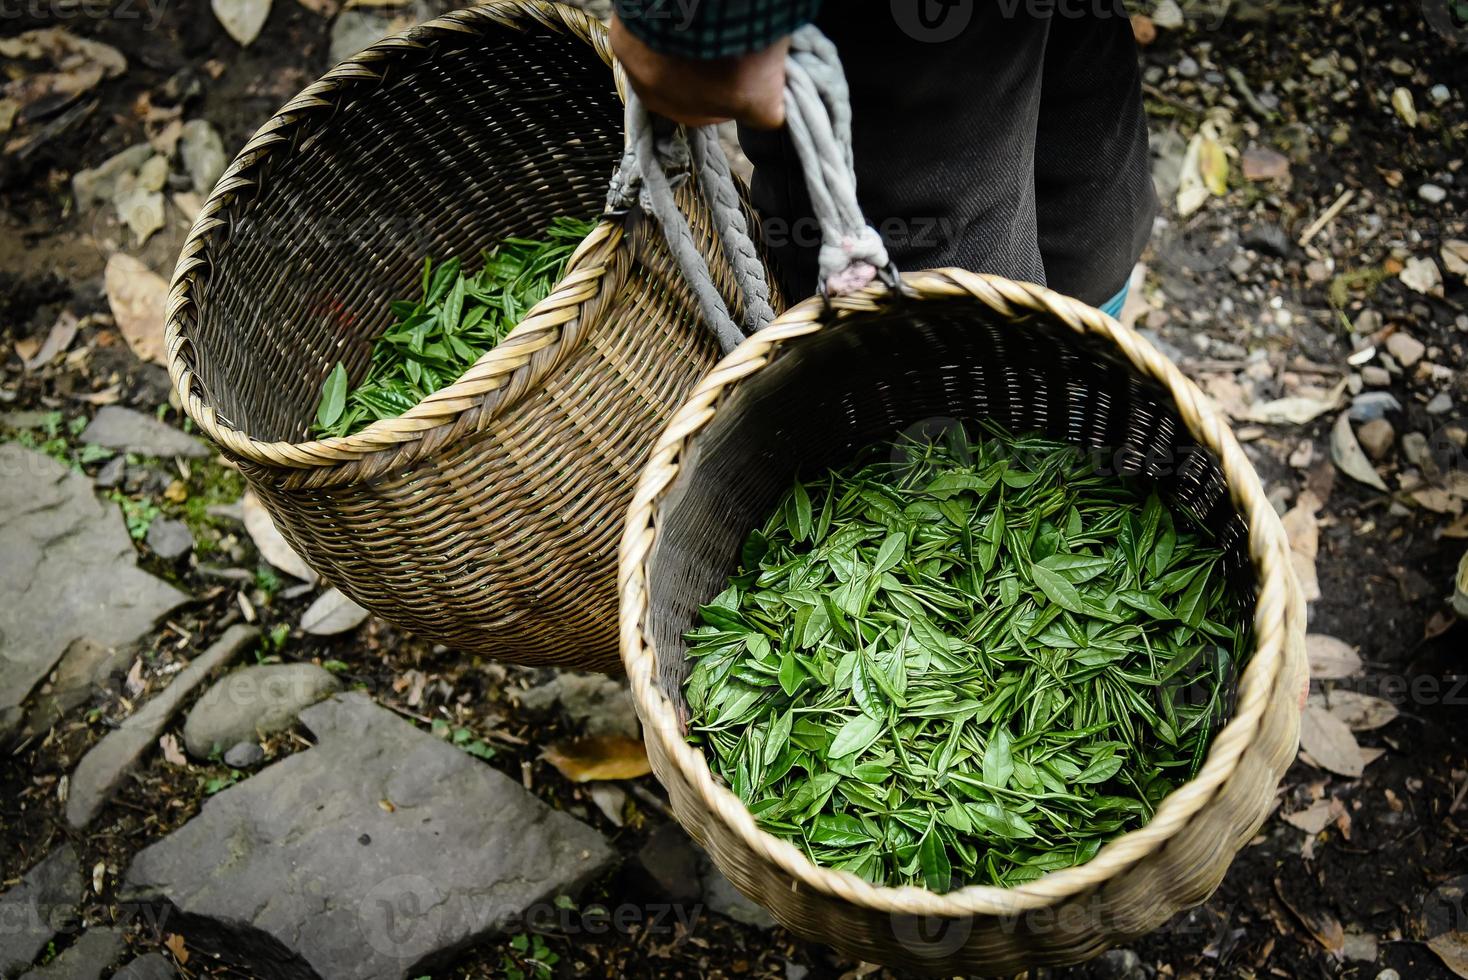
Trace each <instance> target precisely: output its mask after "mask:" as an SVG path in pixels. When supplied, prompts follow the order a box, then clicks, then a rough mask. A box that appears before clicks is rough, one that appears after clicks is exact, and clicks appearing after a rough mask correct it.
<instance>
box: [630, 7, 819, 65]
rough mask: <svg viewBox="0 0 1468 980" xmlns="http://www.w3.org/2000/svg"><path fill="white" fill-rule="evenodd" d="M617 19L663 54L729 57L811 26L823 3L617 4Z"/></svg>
mask: <svg viewBox="0 0 1468 980" xmlns="http://www.w3.org/2000/svg"><path fill="white" fill-rule="evenodd" d="M614 6H615V7H616V8H617V17H618V18H620V19H621V21H622V23H623V24H624V25H625V26H626V28H627V30H628V31H630V32H631V33H632V34H634V35H635V36H636V37H637V39H638V40H640V41H642V43H644V44H646V45H647V46H648V47H650V48H652V49H653V50H654V51H657V52H658V53H659V54H667V55H676V56H678V57H683V58H698V59H707V58H728V57H732V56H735V55H741V54H749V53H750V52H753V51H759V50H762V49H763V48H767V47H769V46H770V45H771V44H774V43H775V42H776V41H778V40H779V39H780V38H782V37H785V36H786V35H787V34H790V33H792V32H793V31H794V30H795V29H796V28H797V27H801V26H803V25H805V24H808V23H810V21H811V20H813V19H814V18H815V15H816V11H818V10H819V9H820V6H821V0H614Z"/></svg>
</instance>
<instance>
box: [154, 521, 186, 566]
mask: <svg viewBox="0 0 1468 980" xmlns="http://www.w3.org/2000/svg"><path fill="white" fill-rule="evenodd" d="M147 540H148V548H149V549H150V550H151V551H152V552H153V554H155V555H157V556H158V557H159V558H162V559H163V560H164V561H173V560H174V559H177V558H182V557H183V556H184V555H186V554H188V553H189V552H190V551H192V550H194V536H193V534H192V533H190V531H189V528H188V525H187V524H185V523H184V522H183V521H175V520H173V519H172V518H170V517H160V518H158V519H157V520H156V521H154V522H153V523H152V524H150V525H149V526H148V539H147Z"/></svg>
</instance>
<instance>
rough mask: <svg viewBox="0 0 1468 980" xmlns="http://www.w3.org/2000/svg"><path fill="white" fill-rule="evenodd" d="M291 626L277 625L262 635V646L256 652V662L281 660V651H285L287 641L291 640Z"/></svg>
mask: <svg viewBox="0 0 1468 980" xmlns="http://www.w3.org/2000/svg"><path fill="white" fill-rule="evenodd" d="M290 635H291V624H290V623H276V624H275V625H274V626H272V627H270V628H269V629H268V630H266V631H265V632H264V633H261V634H260V646H259V647H258V648H257V649H256V650H255V662H256V663H262V664H263V663H266V662H268V661H272V660H279V659H280V651H282V650H284V649H285V641H286V640H288V639H290Z"/></svg>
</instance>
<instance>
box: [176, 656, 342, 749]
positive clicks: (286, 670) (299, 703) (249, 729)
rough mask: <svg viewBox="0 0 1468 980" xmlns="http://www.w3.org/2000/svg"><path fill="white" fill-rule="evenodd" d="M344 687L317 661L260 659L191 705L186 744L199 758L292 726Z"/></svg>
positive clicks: (186, 728)
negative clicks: (268, 661) (262, 661)
mask: <svg viewBox="0 0 1468 980" xmlns="http://www.w3.org/2000/svg"><path fill="white" fill-rule="evenodd" d="M340 688H341V681H339V680H337V679H336V677H335V676H333V675H332V673H331V672H330V671H327V670H323V669H322V668H320V667H318V666H316V665H315V664H258V665H256V666H253V667H242V668H241V669H239V670H236V671H234V672H233V673H231V674H228V675H226V676H225V677H223V678H221V679H219V680H218V681H216V682H215V683H214V685H213V686H212V687H210V688H209V690H207V691H205V692H204V696H203V697H201V698H200V699H199V700H198V702H197V703H196V704H195V705H194V706H193V707H192V708H191V709H189V717H188V720H187V721H185V722H184V730H183V736H184V747H185V748H187V749H188V750H189V754H190V755H192V756H194V757H195V758H198V759H207V758H209V756H210V754H212V753H213V752H215V751H219V752H223V751H225V750H227V749H229V748H232V747H233V746H235V745H237V744H239V743H240V742H248V741H251V740H252V739H256V738H259V737H260V736H262V735H269V734H271V733H272V732H278V731H281V730H283V729H286V728H289V727H291V726H292V725H294V724H295V723H296V716H297V715H299V714H300V713H301V710H302V709H303V708H306V707H309V706H310V705H313V704H315V703H316V702H317V701H320V700H321V699H322V698H324V697H326V696H327V695H328V694H334V693H336V691H337V690H338V689H340Z"/></svg>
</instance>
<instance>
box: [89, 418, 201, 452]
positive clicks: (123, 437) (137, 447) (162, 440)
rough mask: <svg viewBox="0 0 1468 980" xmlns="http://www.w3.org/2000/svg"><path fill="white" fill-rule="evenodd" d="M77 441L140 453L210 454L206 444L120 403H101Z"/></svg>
mask: <svg viewBox="0 0 1468 980" xmlns="http://www.w3.org/2000/svg"><path fill="white" fill-rule="evenodd" d="M81 441H82V442H90V443H95V444H96V445H98V446H102V447H103V448H105V449H116V450H118V451H120V452H126V453H137V454H138V455H140V456H159V457H163V458H167V457H170V456H186V457H188V458H190V459H207V458H208V457H209V456H211V455H213V451H212V450H210V448H209V447H208V446H206V445H205V444H204V443H202V442H200V441H199V440H197V439H195V438H194V437H193V436H189V435H185V434H184V433H182V432H180V431H179V430H178V429H175V428H174V427H173V426H171V425H168V424H167V423H164V422H160V421H158V420H157V419H156V418H154V417H153V416H151V415H144V414H143V413H142V412H135V411H133V410H132V409H130V408H123V407H122V406H121V405H104V406H103V407H102V408H101V409H99V410H98V411H97V414H96V415H95V416H94V417H93V418H92V421H91V422H90V423H89V424H88V425H87V427H86V428H85V429H83V430H82V435H81Z"/></svg>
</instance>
